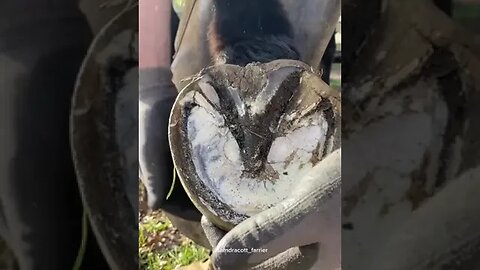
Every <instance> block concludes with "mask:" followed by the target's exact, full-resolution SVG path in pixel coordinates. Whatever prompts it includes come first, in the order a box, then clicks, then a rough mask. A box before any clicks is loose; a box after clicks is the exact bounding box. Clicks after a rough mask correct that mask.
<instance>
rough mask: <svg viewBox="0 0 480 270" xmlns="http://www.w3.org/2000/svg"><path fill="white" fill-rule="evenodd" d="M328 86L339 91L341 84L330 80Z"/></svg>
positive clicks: (338, 81)
mask: <svg viewBox="0 0 480 270" xmlns="http://www.w3.org/2000/svg"><path fill="white" fill-rule="evenodd" d="M330 86H331V87H332V88H335V89H339V90H341V87H342V82H341V81H340V80H334V79H332V80H330Z"/></svg>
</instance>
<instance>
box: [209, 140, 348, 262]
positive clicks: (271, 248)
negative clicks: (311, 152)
mask: <svg viewBox="0 0 480 270" xmlns="http://www.w3.org/2000/svg"><path fill="white" fill-rule="evenodd" d="M340 169H341V150H340V149H338V150H336V151H334V152H332V153H331V154H329V155H328V156H327V157H326V158H325V159H324V160H322V161H321V162H320V163H319V164H317V165H316V166H315V167H314V168H313V169H312V170H311V171H310V173H309V174H308V175H307V176H305V177H304V178H302V179H299V182H298V186H297V188H296V189H295V190H294V191H292V194H291V196H290V197H289V198H287V199H286V200H284V201H282V202H281V203H279V204H278V205H276V206H274V207H272V208H270V209H268V210H266V211H264V212H261V213H259V214H257V215H255V216H252V217H250V218H248V219H247V220H245V221H244V222H242V223H240V224H239V225H237V226H236V227H234V228H233V229H232V230H231V231H229V232H227V233H225V232H223V231H222V230H221V229H219V228H218V227H216V226H215V225H213V224H212V223H211V222H210V221H208V220H207V219H206V217H203V218H202V227H203V228H204V230H205V233H206V235H207V237H208V239H209V241H210V243H211V245H212V246H213V247H214V248H213V252H212V257H211V262H212V264H213V266H214V267H215V269H302V270H304V269H322V270H334V269H340V261H341V198H340V187H341V176H340ZM233 249H238V250H236V251H237V252H229V251H235V250H233ZM242 249H247V251H245V250H242ZM252 249H263V250H257V251H254V250H252Z"/></svg>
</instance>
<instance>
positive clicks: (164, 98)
mask: <svg viewBox="0 0 480 270" xmlns="http://www.w3.org/2000/svg"><path fill="white" fill-rule="evenodd" d="M139 75H140V95H139V102H140V104H139V165H140V178H141V180H142V182H143V184H144V185H145V187H146V190H147V197H148V206H149V207H150V208H152V209H158V208H159V207H160V206H161V205H162V203H163V202H164V201H165V198H166V195H167V192H168V189H169V188H170V185H171V183H172V179H173V162H172V160H171V155H170V148H169V145H168V118H169V116H170V110H171V108H172V105H173V103H174V101H175V97H176V95H177V91H176V89H175V86H174V85H173V83H172V81H171V79H172V74H171V71H170V69H169V68H151V69H140V71H139Z"/></svg>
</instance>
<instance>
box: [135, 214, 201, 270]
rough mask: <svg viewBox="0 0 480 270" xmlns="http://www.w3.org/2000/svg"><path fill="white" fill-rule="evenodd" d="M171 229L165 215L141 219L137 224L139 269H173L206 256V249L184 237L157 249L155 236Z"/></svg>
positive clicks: (171, 226)
mask: <svg viewBox="0 0 480 270" xmlns="http://www.w3.org/2000/svg"><path fill="white" fill-rule="evenodd" d="M172 230H174V228H173V225H172V224H171V222H170V221H169V220H168V219H167V218H166V217H165V216H156V215H152V216H147V217H144V218H143V219H142V222H141V223H140V225H139V256H140V269H148V270H173V269H175V268H176V267H177V266H185V265H189V264H191V263H193V262H198V261H204V260H206V259H207V258H208V256H209V251H208V250H207V249H205V248H203V247H200V246H198V245H196V244H195V243H193V242H192V241H190V240H188V239H186V238H184V237H182V238H184V239H182V241H181V244H178V245H174V246H171V247H168V248H162V249H157V248H156V245H155V244H156V241H158V240H159V239H158V237H157V236H158V235H159V234H160V233H161V232H167V231H170V232H171V231H172ZM152 239H153V240H152Z"/></svg>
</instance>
